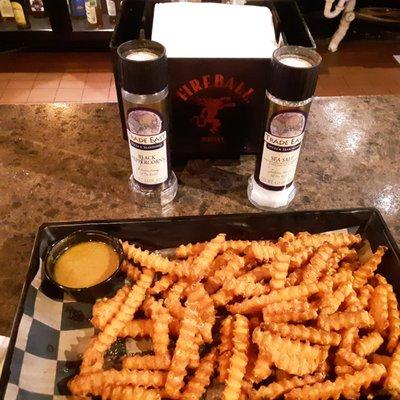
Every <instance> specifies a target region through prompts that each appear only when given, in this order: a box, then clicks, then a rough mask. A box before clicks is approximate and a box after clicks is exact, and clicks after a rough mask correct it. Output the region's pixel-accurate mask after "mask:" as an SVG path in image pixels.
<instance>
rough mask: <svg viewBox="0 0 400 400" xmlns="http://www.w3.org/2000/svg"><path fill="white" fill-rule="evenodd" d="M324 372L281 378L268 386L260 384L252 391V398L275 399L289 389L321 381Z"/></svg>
mask: <svg viewBox="0 0 400 400" xmlns="http://www.w3.org/2000/svg"><path fill="white" fill-rule="evenodd" d="M324 377H325V376H324V374H322V373H316V374H314V375H306V376H303V377H298V376H293V377H291V378H288V379H283V380H280V381H277V382H273V383H270V384H269V385H268V386H261V387H260V388H259V389H258V390H255V391H254V392H253V398H254V399H255V400H258V399H270V400H273V399H276V398H278V397H280V396H282V395H283V394H285V393H287V392H289V391H290V390H292V389H294V388H298V387H302V386H305V385H312V384H313V383H317V382H321V381H323V380H324Z"/></svg>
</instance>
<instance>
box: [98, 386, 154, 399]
mask: <svg viewBox="0 0 400 400" xmlns="http://www.w3.org/2000/svg"><path fill="white" fill-rule="evenodd" d="M101 400H161V394H160V392H159V391H158V390H156V389H147V388H143V387H141V386H132V385H128V386H107V387H106V388H105V389H104V391H103V393H102V395H101Z"/></svg>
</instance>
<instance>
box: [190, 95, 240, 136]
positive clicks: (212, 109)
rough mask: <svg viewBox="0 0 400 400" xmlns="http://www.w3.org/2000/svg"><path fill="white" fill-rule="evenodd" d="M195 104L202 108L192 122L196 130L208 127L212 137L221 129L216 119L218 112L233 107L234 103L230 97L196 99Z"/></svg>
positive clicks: (219, 122)
mask: <svg viewBox="0 0 400 400" xmlns="http://www.w3.org/2000/svg"><path fill="white" fill-rule="evenodd" d="M194 101H195V103H197V104H199V105H201V106H203V108H202V109H201V111H200V115H195V116H194V117H193V121H194V122H195V123H196V126H197V127H198V128H205V127H206V126H208V125H209V126H210V132H211V133H213V134H214V135H215V134H217V133H218V131H219V128H220V127H221V121H220V120H219V119H218V118H217V115H218V112H219V111H220V110H222V109H223V108H226V107H235V106H236V103H235V102H233V101H232V98H231V97H219V98H213V97H197V98H195V99H194Z"/></svg>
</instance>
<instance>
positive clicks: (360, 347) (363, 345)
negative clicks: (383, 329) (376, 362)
mask: <svg viewBox="0 0 400 400" xmlns="http://www.w3.org/2000/svg"><path fill="white" fill-rule="evenodd" d="M382 343H383V337H382V336H381V335H380V334H379V332H377V331H374V332H371V333H370V334H368V335H366V336H364V337H363V338H361V339H357V340H356V343H355V345H354V351H355V353H356V354H358V355H359V356H361V357H366V356H369V355H370V354H372V353H375V351H376V350H378V349H379V347H381V344H382Z"/></svg>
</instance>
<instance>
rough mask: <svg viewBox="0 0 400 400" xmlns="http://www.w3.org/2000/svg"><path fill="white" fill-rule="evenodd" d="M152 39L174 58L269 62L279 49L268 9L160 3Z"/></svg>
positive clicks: (206, 4) (156, 12) (157, 7)
mask: <svg viewBox="0 0 400 400" xmlns="http://www.w3.org/2000/svg"><path fill="white" fill-rule="evenodd" d="M152 39H153V40H155V41H157V42H160V43H162V44H163V45H164V46H165V48H166V49H167V56H168V57H173V58H182V57H187V58H270V57H271V56H272V53H273V51H274V50H275V49H276V48H277V47H278V45H277V43H276V40H275V30H274V24H273V20H272V14H271V11H270V10H269V9H268V8H267V7H261V6H247V5H231V4H217V3H189V2H178V3H176V2H174V3H157V4H156V5H155V10H154V19H153V32H152Z"/></svg>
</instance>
